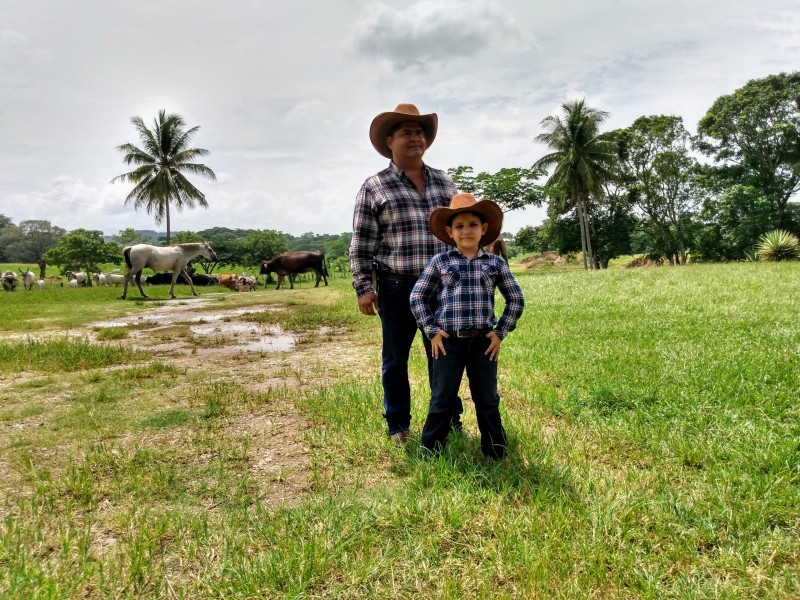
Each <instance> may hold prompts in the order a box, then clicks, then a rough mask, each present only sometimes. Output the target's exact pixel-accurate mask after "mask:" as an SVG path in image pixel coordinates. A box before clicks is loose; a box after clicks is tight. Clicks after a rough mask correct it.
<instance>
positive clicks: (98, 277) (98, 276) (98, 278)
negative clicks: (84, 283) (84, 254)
mask: <svg viewBox="0 0 800 600" xmlns="http://www.w3.org/2000/svg"><path fill="white" fill-rule="evenodd" d="M92 280H93V281H94V282H95V283H96V284H97V285H98V286H100V285H105V284H106V276H105V275H103V274H102V273H95V274H94V275H92Z"/></svg>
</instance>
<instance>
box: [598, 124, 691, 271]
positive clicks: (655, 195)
mask: <svg viewBox="0 0 800 600" xmlns="http://www.w3.org/2000/svg"><path fill="white" fill-rule="evenodd" d="M612 137H613V139H615V140H616V141H617V144H618V149H619V155H620V170H621V172H620V175H621V184H622V185H623V186H624V187H625V188H627V190H628V192H629V197H630V199H631V201H632V203H633V205H634V206H635V207H636V208H637V209H638V211H639V213H640V214H639V216H640V217H641V219H642V225H643V227H644V228H645V229H646V230H647V231H649V232H652V233H653V235H655V237H656V238H657V239H656V240H654V241H655V242H656V243H655V245H656V246H657V247H659V248H661V249H663V252H664V254H665V255H666V257H667V260H669V262H670V264H676V263H678V264H686V260H687V253H688V246H689V243H690V233H691V232H690V230H689V229H690V228H689V227H688V224H689V222H690V221H691V219H692V217H693V215H695V214H696V213H697V211H698V208H699V206H700V203H701V195H700V191H699V186H697V185H696V182H695V175H696V173H697V170H698V165H697V161H696V160H695V159H694V158H693V157H692V156H691V154H690V153H689V143H690V136H689V132H688V131H686V129H685V128H684V126H683V120H682V119H681V118H680V117H677V116H667V115H653V116H643V117H639V118H638V119H636V121H634V122H633V125H631V126H630V127H628V128H627V129H622V130H618V131H615V132H613V134H612Z"/></svg>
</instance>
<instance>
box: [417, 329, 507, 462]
mask: <svg viewBox="0 0 800 600" xmlns="http://www.w3.org/2000/svg"><path fill="white" fill-rule="evenodd" d="M443 343H444V349H445V352H447V354H446V355H443V354H439V358H437V359H435V360H434V361H433V379H431V405H430V409H429V411H428V418H427V419H426V420H425V427H424V428H423V429H422V445H423V447H425V448H427V449H428V450H433V451H439V450H441V449H442V448H443V447H444V444H445V442H446V441H447V434H448V429H449V424H450V415H451V414H452V412H453V406H454V403H455V399H456V398H457V396H458V388H459V386H460V385H461V378H462V377H463V375H464V370H465V369H466V371H467V379H468V380H469V389H470V392H471V393H472V401H473V402H474V403H475V415H476V416H477V418H478V429H479V430H480V432H481V451H482V452H483V454H484V455H485V456H488V457H490V458H502V457H503V456H504V455H505V452H506V432H505V430H504V429H503V424H502V422H501V418H500V396H498V395H497V361H492V360H489V357H488V356H486V355H485V354H484V352H486V349H487V348H488V347H489V344H490V343H491V342H490V340H489V338H487V337H485V336H482V335H479V336H476V337H472V338H457V337H455V336H454V335H451V336H450V337H449V338H445V339H444V340H443Z"/></svg>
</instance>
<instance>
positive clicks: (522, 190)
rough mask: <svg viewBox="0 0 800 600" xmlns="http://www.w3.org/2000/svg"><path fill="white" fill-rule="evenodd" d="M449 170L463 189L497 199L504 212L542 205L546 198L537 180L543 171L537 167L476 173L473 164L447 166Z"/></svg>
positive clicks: (483, 196)
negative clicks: (473, 174)
mask: <svg viewBox="0 0 800 600" xmlns="http://www.w3.org/2000/svg"><path fill="white" fill-rule="evenodd" d="M447 173H448V175H450V177H451V178H452V179H453V183H455V184H456V187H457V188H458V190H459V191H460V192H469V193H470V194H474V195H476V196H477V197H478V198H488V199H489V200H494V201H495V202H497V204H499V205H500V208H502V209H503V212H508V211H511V210H517V209H520V208H525V207H526V206H531V205H532V206H541V205H542V202H543V201H544V193H543V191H542V188H541V186H539V185H536V184H535V183H534V182H535V181H536V180H537V179H539V177H541V176H542V175H544V172H542V171H539V170H536V169H521V168H518V167H517V168H505V169H500V170H499V171H498V172H497V173H483V172H482V173H478V174H477V175H475V176H474V177H473V176H472V167H467V166H461V167H455V168H451V169H448V170H447Z"/></svg>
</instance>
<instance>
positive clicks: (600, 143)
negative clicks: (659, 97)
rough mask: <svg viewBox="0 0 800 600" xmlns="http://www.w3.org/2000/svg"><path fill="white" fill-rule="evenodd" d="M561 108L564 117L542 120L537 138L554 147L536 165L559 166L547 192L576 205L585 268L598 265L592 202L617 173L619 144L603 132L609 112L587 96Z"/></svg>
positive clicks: (538, 167)
mask: <svg viewBox="0 0 800 600" xmlns="http://www.w3.org/2000/svg"><path fill="white" fill-rule="evenodd" d="M561 108H562V110H563V111H564V114H563V118H562V117H559V116H554V115H550V116H549V117H546V118H545V119H544V120H543V121H542V122H541V125H542V127H544V128H545V130H546V133H541V134H539V135H538V136H536V141H537V142H541V143H544V144H546V145H547V146H549V147H550V148H551V149H552V150H553V151H552V152H551V153H550V154H546V155H545V156H543V157H542V158H540V159H539V160H537V161H536V162H535V163H534V164H533V167H532V169H534V170H548V169H550V168H551V167H555V168H554V170H553V174H552V175H551V176H550V178H549V179H548V180H547V184H546V187H545V190H546V191H545V193H546V194H547V195H549V196H550V197H551V198H552V199H553V200H555V201H556V202H557V203H559V204H561V206H562V208H563V209H565V210H569V209H570V208H573V207H574V208H575V210H576V212H577V216H578V224H579V226H580V235H581V252H582V254H583V268H584V269H587V268H594V265H595V260H594V252H593V251H592V242H591V223H590V222H589V202H590V199H591V198H592V197H598V196H601V195H602V186H603V183H604V182H605V181H608V180H611V179H613V177H614V168H615V164H616V159H617V153H616V145H615V144H614V143H613V142H611V141H609V140H608V139H606V136H604V135H603V134H601V133H600V125H601V124H602V123H603V121H605V119H606V118H607V117H608V113H607V112H605V111H601V110H597V109H594V108H590V107H588V106H586V104H585V103H584V100H573V101H571V102H566V103H564V104H562V106H561ZM548 188H549V189H548Z"/></svg>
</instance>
